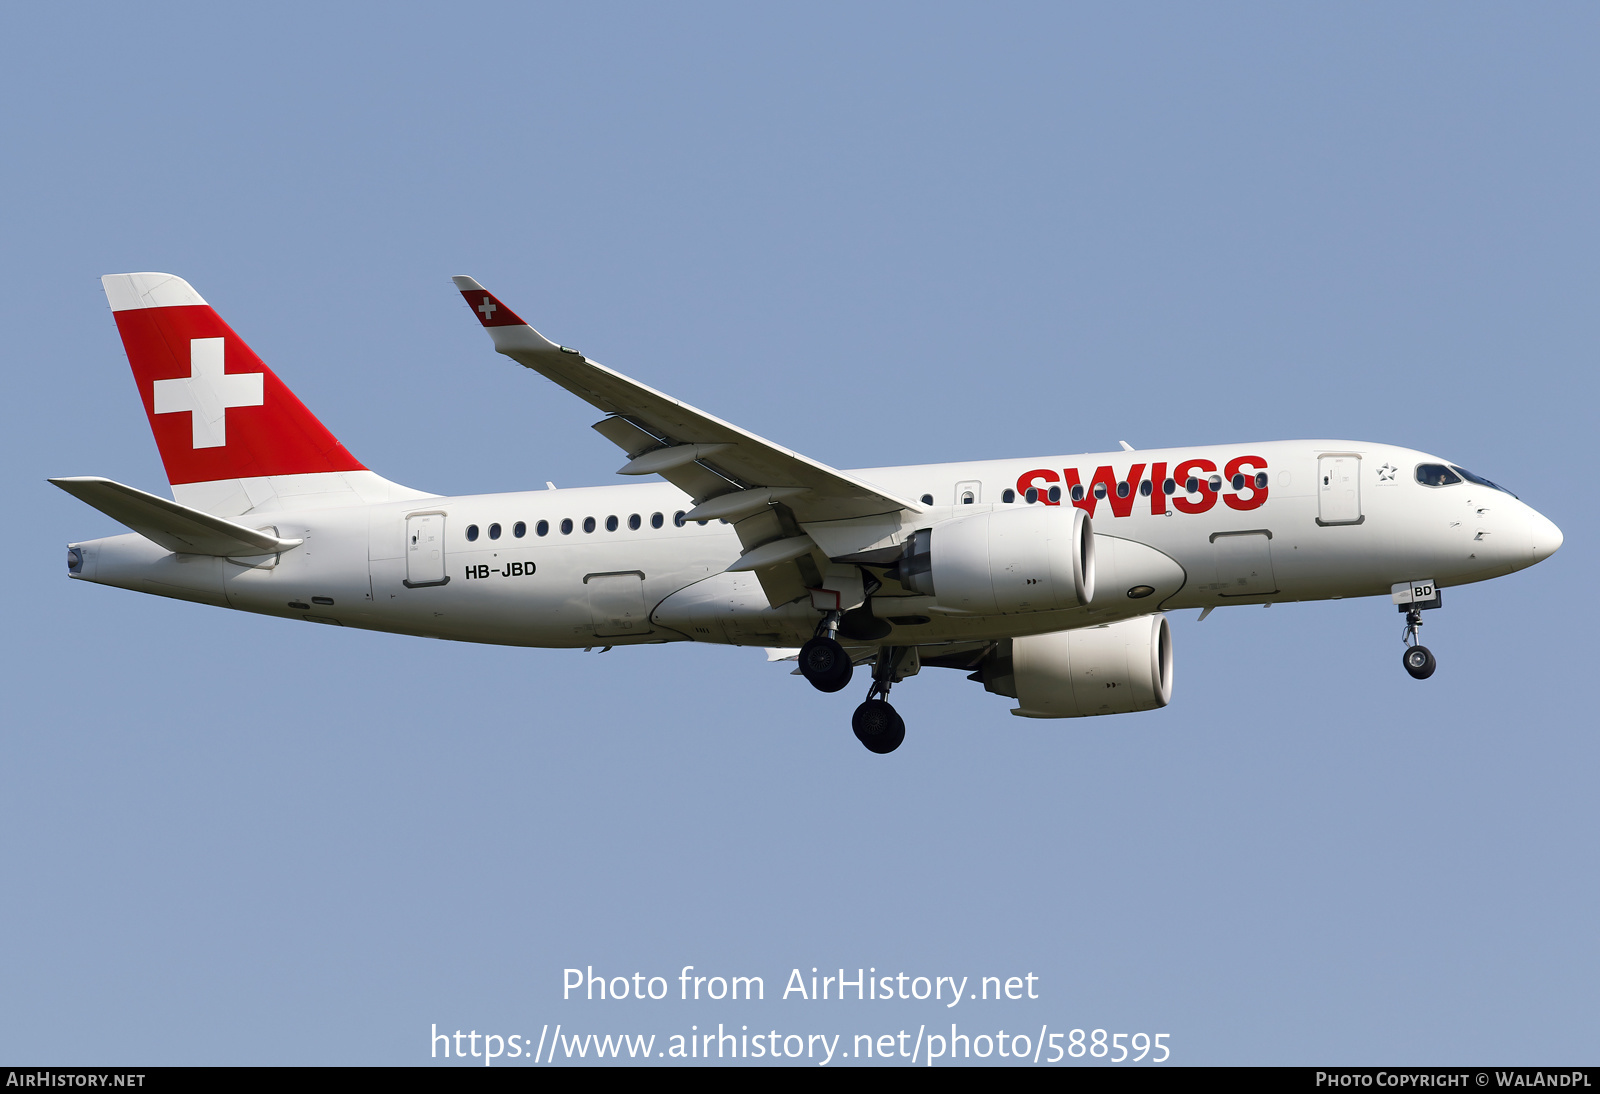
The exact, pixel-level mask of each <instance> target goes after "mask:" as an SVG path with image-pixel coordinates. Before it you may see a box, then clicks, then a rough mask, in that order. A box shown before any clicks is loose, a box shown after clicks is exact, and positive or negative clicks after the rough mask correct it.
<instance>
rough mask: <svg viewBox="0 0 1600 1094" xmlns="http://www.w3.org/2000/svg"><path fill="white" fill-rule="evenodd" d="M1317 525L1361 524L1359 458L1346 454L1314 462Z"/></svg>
mask: <svg viewBox="0 0 1600 1094" xmlns="http://www.w3.org/2000/svg"><path fill="white" fill-rule="evenodd" d="M1317 523H1318V524H1360V523H1361V457H1360V456H1357V455H1354V454H1351V453H1345V454H1342V455H1329V456H1322V457H1320V458H1318V460H1317Z"/></svg>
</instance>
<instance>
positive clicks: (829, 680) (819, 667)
mask: <svg viewBox="0 0 1600 1094" xmlns="http://www.w3.org/2000/svg"><path fill="white" fill-rule="evenodd" d="M799 661H800V675H801V676H804V677H805V678H806V679H807V680H809V681H811V686H812V687H814V688H816V689H817V690H818V691H830V692H831V691H840V690H843V689H844V688H845V687H848V686H849V684H850V674H851V673H852V672H853V671H854V669H853V667H852V666H851V664H850V655H849V654H847V653H845V652H844V647H843V646H841V645H839V643H837V642H835V641H834V640H833V639H831V638H813V639H812V640H811V641H809V642H807V643H806V644H805V645H803V646H801V647H800V657H799Z"/></svg>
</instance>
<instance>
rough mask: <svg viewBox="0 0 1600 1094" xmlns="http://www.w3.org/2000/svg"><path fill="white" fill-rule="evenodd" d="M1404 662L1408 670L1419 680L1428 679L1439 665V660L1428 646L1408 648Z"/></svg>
mask: <svg viewBox="0 0 1600 1094" xmlns="http://www.w3.org/2000/svg"><path fill="white" fill-rule="evenodd" d="M1403 663H1404V665H1405V667H1406V671H1407V672H1409V673H1410V674H1411V675H1412V676H1413V677H1414V678H1415V679H1418V680H1426V679H1427V678H1428V677H1430V676H1432V675H1433V670H1434V669H1436V668H1438V667H1439V662H1438V661H1437V660H1436V659H1435V658H1434V656H1433V653H1432V651H1430V650H1429V649H1428V647H1427V646H1412V647H1411V648H1410V649H1408V650H1406V653H1405V659H1404V661H1403Z"/></svg>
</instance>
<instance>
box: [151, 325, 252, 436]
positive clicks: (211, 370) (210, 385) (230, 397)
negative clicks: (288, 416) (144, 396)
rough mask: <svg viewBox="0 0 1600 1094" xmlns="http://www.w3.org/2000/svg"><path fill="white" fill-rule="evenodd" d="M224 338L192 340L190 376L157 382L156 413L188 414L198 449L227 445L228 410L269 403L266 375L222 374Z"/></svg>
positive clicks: (248, 373) (247, 373)
mask: <svg viewBox="0 0 1600 1094" xmlns="http://www.w3.org/2000/svg"><path fill="white" fill-rule="evenodd" d="M223 341H224V339H221V338H191V339H190V340H189V376H188V377H187V378H182V377H180V378H178V379H176V380H157V381H156V382H155V398H156V413H157V414H180V413H183V412H184V411H187V412H188V413H189V415H190V424H191V425H192V426H193V429H194V447H195V448H222V447H223V446H225V445H226V444H227V443H228V432H227V427H228V408H229V407H235V406H261V405H262V404H264V403H265V402H266V401H267V400H266V395H265V390H264V389H265V384H266V381H265V379H264V378H263V374H262V373H259V372H243V373H237V374H235V375H232V376H228V375H226V374H224V373H223V371H222V344H223Z"/></svg>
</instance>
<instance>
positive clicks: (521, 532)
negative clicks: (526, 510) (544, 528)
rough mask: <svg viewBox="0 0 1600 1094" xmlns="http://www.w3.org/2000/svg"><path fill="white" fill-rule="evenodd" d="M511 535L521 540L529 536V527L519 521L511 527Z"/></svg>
mask: <svg viewBox="0 0 1600 1094" xmlns="http://www.w3.org/2000/svg"><path fill="white" fill-rule="evenodd" d="M511 534H512V535H514V536H516V537H517V538H518V539H521V538H522V537H523V536H525V535H527V534H528V526H527V525H526V524H524V523H523V522H522V521H520V520H519V521H517V523H515V524H513V525H512V526H511Z"/></svg>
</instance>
